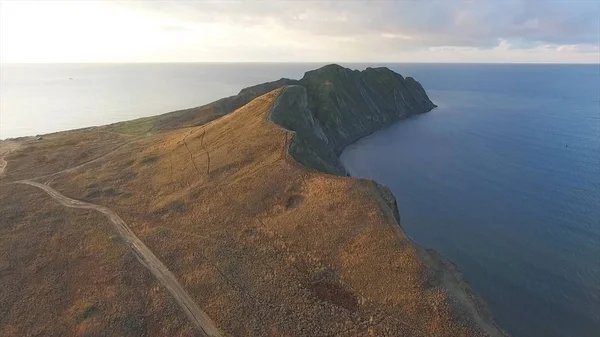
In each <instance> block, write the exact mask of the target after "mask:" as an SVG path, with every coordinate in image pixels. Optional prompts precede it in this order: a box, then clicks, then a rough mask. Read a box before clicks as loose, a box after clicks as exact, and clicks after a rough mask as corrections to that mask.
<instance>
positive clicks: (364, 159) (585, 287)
mask: <svg viewBox="0 0 600 337" xmlns="http://www.w3.org/2000/svg"><path fill="white" fill-rule="evenodd" d="M393 68H394V69H395V70H397V71H399V72H401V73H402V74H405V75H413V76H415V77H416V78H417V79H418V80H420V81H421V83H422V84H423V85H424V87H425V88H426V89H427V91H428V93H429V95H430V97H431V98H432V100H433V101H434V102H435V103H437V104H438V105H439V108H437V109H435V110H433V111H431V112H430V113H427V114H423V115H419V116H415V117H412V118H410V119H408V120H405V121H402V122H400V123H398V124H396V125H393V126H392V127H390V128H388V129H385V130H383V131H381V132H378V133H376V134H374V135H371V136H369V137H367V138H364V139H362V140H360V141H359V142H357V143H355V144H353V145H351V146H349V147H348V148H347V149H346V150H345V151H344V153H343V155H342V161H343V163H344V165H345V166H346V167H347V168H348V170H349V171H350V172H351V174H352V175H354V176H359V177H367V178H371V179H374V180H377V181H379V182H381V183H384V184H386V185H387V186H389V187H390V188H391V189H392V191H393V192H394V194H395V195H396V197H397V199H398V205H399V211H400V215H401V217H402V226H403V227H404V228H405V230H406V231H407V232H408V234H409V235H410V236H411V237H412V238H413V239H414V240H415V241H416V242H418V243H419V244H421V245H423V246H426V247H431V248H434V249H436V250H437V251H439V252H440V253H442V254H443V255H444V256H446V257H448V258H449V259H451V260H452V261H454V262H455V263H456V264H458V266H459V267H460V269H461V270H462V272H463V273H464V275H465V277H466V279H467V280H468V282H469V283H470V284H471V285H472V286H473V287H474V288H475V290H476V291H477V292H478V293H480V294H481V295H482V296H483V297H484V298H485V300H486V301H487V303H488V304H489V305H490V306H491V308H492V310H493V313H494V316H495V317H496V320H497V321H498V323H499V324H500V325H501V326H502V327H503V328H505V329H506V330H508V331H509V332H510V333H511V334H513V335H514V336H534V337H537V336H539V337H546V336H547V337H551V336H578V337H579V336H581V337H585V336H590V337H593V336H595V337H597V336H600V68H599V66H598V65H586V66H564V65H420V66H417V65H413V66H408V65H395V66H394V67H393Z"/></svg>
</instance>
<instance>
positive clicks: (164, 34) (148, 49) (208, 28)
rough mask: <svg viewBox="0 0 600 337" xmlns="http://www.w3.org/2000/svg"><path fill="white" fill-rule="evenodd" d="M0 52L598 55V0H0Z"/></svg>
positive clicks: (290, 58) (550, 59)
mask: <svg viewBox="0 0 600 337" xmlns="http://www.w3.org/2000/svg"><path fill="white" fill-rule="evenodd" d="M0 62H2V63H30V62H34V63H54V62H59V63H70V62H494V63H504V62H510V63H532V62H533V63H600V0H557V1H553V0H469V1H467V0H465V1H458V0H456V1H454V0H406V1H400V0H398V1H366V0H364V1H361V0H354V1H352V0H350V1H299V0H296V1H291V0H288V1H268V0H263V1H259V0H255V1H252V0H251V1H191V0H187V1H158V0H151V1H141V0H137V1H92V0H81V1H75V0H72V1H47V0H46V1H30V0H21V1H10V0H0Z"/></svg>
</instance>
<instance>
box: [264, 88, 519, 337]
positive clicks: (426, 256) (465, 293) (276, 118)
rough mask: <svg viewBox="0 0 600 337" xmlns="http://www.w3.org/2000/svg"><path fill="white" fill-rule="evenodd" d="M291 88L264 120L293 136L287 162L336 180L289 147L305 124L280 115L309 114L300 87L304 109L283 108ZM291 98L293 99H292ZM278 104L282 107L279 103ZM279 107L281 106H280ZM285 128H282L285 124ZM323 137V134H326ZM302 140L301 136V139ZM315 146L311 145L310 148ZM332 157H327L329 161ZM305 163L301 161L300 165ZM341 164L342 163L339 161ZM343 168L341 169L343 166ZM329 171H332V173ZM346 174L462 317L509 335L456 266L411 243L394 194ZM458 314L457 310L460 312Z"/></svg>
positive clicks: (334, 175)
mask: <svg viewBox="0 0 600 337" xmlns="http://www.w3.org/2000/svg"><path fill="white" fill-rule="evenodd" d="M294 87H296V88H297V87H298V86H286V87H283V88H282V89H281V93H280V94H279V96H278V97H277V99H276V101H275V103H274V104H273V107H272V108H271V110H270V111H269V113H268V115H267V116H268V118H267V120H268V121H269V122H271V123H272V124H275V125H277V126H278V127H281V128H284V129H285V130H287V131H288V132H290V133H291V134H292V139H291V140H290V141H289V144H288V155H287V156H286V157H287V158H288V160H293V161H294V162H296V163H297V164H298V165H300V166H302V167H304V168H305V169H308V170H315V171H317V172H320V173H322V174H325V175H327V176H328V177H330V178H331V179H336V178H337V177H339V176H340V175H341V174H339V171H337V172H336V171H335V168H336V166H337V163H335V162H329V163H327V164H328V165H325V166H323V165H317V166H311V164H310V160H307V159H306V158H301V159H300V160H298V159H297V157H296V156H295V155H294V149H293V147H292V144H293V142H294V141H296V140H298V137H299V135H298V132H297V131H296V130H294V129H290V128H289V127H290V125H295V126H297V125H299V124H305V123H306V122H304V123H302V122H300V123H298V122H297V121H290V120H282V118H281V116H282V115H284V116H290V115H292V116H296V117H297V116H303V117H306V116H307V114H308V116H309V115H310V112H309V111H307V110H305V108H306V107H307V104H306V102H305V100H306V91H305V90H304V89H303V88H302V89H301V90H300V91H301V92H300V93H295V92H292V93H291V95H298V94H299V95H301V98H300V102H299V103H300V104H298V105H297V106H296V107H299V108H300V109H301V110H304V111H302V112H298V111H294V112H291V113H290V112H289V109H290V106H289V105H285V103H283V102H282V101H284V100H290V98H289V97H286V92H287V91H288V90H290V89H291V91H298V89H295V88H294ZM293 99H294V98H292V100H293ZM280 103H281V104H280ZM282 105H284V106H283V107H282ZM435 107H437V106H434V107H433V108H432V109H434V108H435ZM429 111H431V110H428V111H426V112H424V113H427V112H429ZM408 117H410V116H405V117H404V118H399V119H398V120H396V121H394V122H393V123H391V124H389V125H383V126H382V128H385V127H389V126H391V125H393V124H395V123H400V122H402V120H403V119H405V118H408ZM308 119H309V120H310V122H311V123H314V120H312V119H311V118H308ZM282 124H284V125H287V127H286V126H284V125H282ZM316 130H317V132H318V133H320V132H322V131H320V129H319V128H317V129H316ZM380 130H381V129H379V130H374V131H372V132H369V133H365V134H363V135H361V136H360V137H359V138H357V139H356V140H355V141H358V140H359V139H362V138H364V137H367V136H369V135H370V134H373V133H375V132H378V131H380ZM323 135H324V134H320V135H318V137H315V139H319V140H321V141H323V143H324V144H323V146H327V145H326V144H327V141H326V139H324V138H322V136H323ZM325 136H326V135H325ZM300 137H301V136H300ZM351 144H352V143H349V144H346V145H345V146H344V147H346V146H349V145H351ZM313 146H314V145H313ZM327 158H328V157H327V156H324V157H322V160H325V161H326V160H327ZM330 158H331V157H329V159H330ZM336 158H337V159H338V160H339V154H336ZM303 161H304V162H303ZM340 164H341V162H340ZM341 165H342V168H344V167H343V164H341ZM323 167H325V168H326V169H325V170H323V169H322V168H323ZM332 168H334V169H333V170H332ZM344 171H345V174H344V176H345V177H346V178H348V179H356V180H364V181H368V182H370V183H371V184H372V186H373V189H374V190H375V191H376V193H377V194H378V196H379V197H380V201H381V203H380V204H382V208H384V209H387V210H385V212H386V213H387V214H388V217H389V218H391V219H394V221H395V225H396V226H395V228H394V233H396V235H397V238H398V240H408V241H409V242H410V243H411V244H412V245H413V246H414V247H415V248H416V249H417V251H418V252H419V255H420V256H421V259H422V260H423V262H424V263H425V264H426V265H427V266H428V267H429V268H431V270H432V271H433V273H434V274H436V276H435V279H436V281H437V282H438V283H437V284H436V285H437V286H441V287H442V288H444V289H445V290H446V291H448V292H449V293H450V294H451V296H452V297H453V299H452V300H453V301H456V302H457V303H460V306H461V307H462V309H466V312H463V313H462V314H464V315H468V316H469V317H471V318H473V319H474V320H475V321H476V323H477V325H478V326H479V327H481V328H482V329H483V330H484V331H485V332H486V333H487V334H488V335H489V336H492V337H494V336H509V334H508V333H507V332H506V331H504V330H502V329H501V328H500V327H499V326H498V325H497V324H496V323H495V321H494V320H493V315H492V313H491V311H490V309H489V307H488V306H487V304H486V303H485V301H484V300H483V298H481V296H480V295H479V294H477V293H476V292H475V291H474V290H473V289H472V288H471V287H470V286H469V284H468V283H467V282H466V281H465V280H464V278H463V275H462V273H461V272H460V270H459V269H458V267H457V266H456V265H455V264H454V263H453V262H452V261H450V260H448V259H447V258H445V257H444V256H442V255H441V254H439V253H437V252H436V251H435V250H433V249H429V248H426V247H422V246H420V245H418V244H417V243H416V242H414V241H413V240H412V239H411V238H410V236H408V235H407V234H406V233H405V230H404V228H403V227H402V224H401V220H400V219H401V215H400V213H399V211H398V206H397V202H396V198H395V196H394V194H393V192H392V191H391V190H390V189H389V188H388V187H387V186H385V185H382V184H380V183H378V182H376V181H374V180H370V179H364V178H355V177H352V176H351V175H350V174H349V173H348V172H347V170H345V168H344ZM459 311H460V310H459Z"/></svg>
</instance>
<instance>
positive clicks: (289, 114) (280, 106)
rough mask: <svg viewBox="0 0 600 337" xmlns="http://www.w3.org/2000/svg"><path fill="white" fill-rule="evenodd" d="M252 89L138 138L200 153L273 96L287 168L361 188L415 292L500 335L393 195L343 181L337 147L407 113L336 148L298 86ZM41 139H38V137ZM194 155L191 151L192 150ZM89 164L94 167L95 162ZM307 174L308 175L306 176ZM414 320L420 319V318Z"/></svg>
mask: <svg viewBox="0 0 600 337" xmlns="http://www.w3.org/2000/svg"><path fill="white" fill-rule="evenodd" d="M277 82H278V81H275V82H271V83H277ZM257 87H259V90H257V91H256V92H251V93H250V95H249V96H247V97H243V99H241V101H240V102H239V103H243V102H244V101H246V100H248V101H253V100H254V98H255V97H259V98H258V99H257V100H254V101H255V102H254V103H251V104H248V105H249V107H244V108H241V109H238V110H235V112H236V113H232V114H230V115H229V117H228V118H224V119H219V118H218V117H221V116H222V115H223V114H221V113H222V111H223V110H221V111H219V112H218V113H216V114H214V115H211V116H209V119H210V121H214V122H215V123H211V122H210V121H208V122H206V120H204V122H203V123H201V124H199V122H198V121H197V120H196V119H195V117H197V116H196V115H197V114H198V111H202V110H201V109H202V107H200V108H192V109H187V110H180V111H175V112H172V113H167V114H166V115H168V116H171V117H173V118H174V119H166V122H164V123H163V122H161V123H153V124H152V127H151V128H150V129H149V130H151V131H148V130H146V131H144V132H142V134H145V135H148V132H150V133H154V132H155V131H157V132H156V137H159V138H160V137H162V136H167V135H168V134H170V133H171V132H175V133H178V134H179V133H182V132H187V131H188V130H189V133H187V135H186V136H185V137H184V138H183V142H184V143H185V142H186V141H185V139H186V138H188V135H190V134H192V133H193V132H196V134H197V135H196V137H190V141H194V139H199V143H200V145H199V147H198V145H197V144H196V147H197V150H200V151H205V149H204V147H203V141H204V133H203V132H202V134H201V135H200V134H199V133H198V132H197V131H202V130H206V128H210V127H215V128H217V127H218V125H215V124H227V123H232V122H233V121H232V120H233V119H235V118H237V119H238V121H237V122H241V123H244V122H243V121H244V120H246V118H248V117H246V116H244V115H243V114H242V112H243V111H244V110H250V111H251V110H252V106H257V105H258V104H262V103H261V102H268V101H269V99H270V98H269V97H276V98H275V100H274V101H272V102H271V104H272V106H271V107H270V108H269V109H268V110H267V112H266V114H264V115H263V119H262V122H263V123H267V124H270V125H271V126H273V127H276V128H277V129H279V130H282V129H283V130H285V131H283V133H285V134H286V136H285V142H284V147H283V149H284V153H285V161H286V162H287V164H289V165H290V166H295V167H297V168H300V169H301V170H300V171H308V172H311V171H313V173H316V176H317V177H318V179H322V180H323V182H324V183H325V184H327V182H328V181H339V182H342V183H343V184H347V185H349V186H354V185H357V186H358V185H362V186H363V187H364V190H365V191H366V195H372V196H373V198H372V199H371V201H372V202H373V203H374V204H375V205H378V207H375V208H376V209H377V208H378V210H379V211H380V212H381V213H382V215H381V218H380V219H384V220H383V221H380V222H377V221H375V222H374V224H373V225H374V228H375V231H378V232H379V233H378V234H376V235H377V236H379V237H381V236H384V234H385V233H392V234H393V236H395V238H393V237H392V239H395V241H397V243H398V244H401V245H405V244H407V243H408V245H407V246H408V248H407V249H408V250H413V251H416V252H417V255H418V259H417V260H418V261H416V262H417V263H418V264H421V263H422V264H423V265H424V266H425V267H426V268H425V271H424V273H425V275H420V276H419V275H413V276H418V277H423V278H424V279H425V280H426V282H427V284H426V285H425V288H424V289H419V291H422V292H423V294H425V293H428V292H429V291H430V290H431V289H434V290H435V289H438V290H440V291H443V292H444V293H446V294H447V295H448V304H449V305H451V307H452V313H453V314H455V315H456V316H454V319H455V321H454V322H453V323H455V324H461V323H465V324H466V325H467V327H469V326H470V324H471V322H475V326H476V327H478V328H477V329H476V330H473V331H480V329H481V330H482V331H485V333H486V334H487V335H490V336H504V335H506V334H505V333H504V332H502V331H501V330H500V329H499V328H498V327H497V326H496V324H495V323H494V322H493V319H492V318H491V315H490V314H489V311H488V310H487V307H486V306H485V303H484V302H483V301H481V299H480V298H479V297H478V295H476V294H475V293H474V292H473V291H472V290H471V289H470V288H469V286H468V285H467V284H466V282H464V280H463V279H462V277H461V275H460V272H458V270H457V269H456V268H455V266H454V265H453V264H452V263H451V262H449V261H447V260H445V259H444V258H443V257H441V256H439V254H437V253H435V252H433V251H430V250H427V249H425V248H423V247H420V246H418V245H417V244H415V243H414V242H413V241H412V240H411V239H410V238H409V237H408V236H407V235H406V234H405V233H404V230H403V229H402V227H401V221H400V215H399V213H398V208H397V205H396V199H395V197H394V196H393V194H392V192H391V191H390V190H389V189H388V188H387V187H385V186H383V185H380V184H378V183H376V182H374V181H371V180H366V179H357V178H352V177H349V176H348V174H347V172H346V170H345V168H344V167H343V164H341V163H340V162H339V153H341V151H342V150H343V148H344V147H345V146H348V145H350V144H351V143H352V142H354V141H356V140H358V139H360V138H362V137H365V136H367V135H369V134H371V133H373V132H377V131H379V130H381V129H382V128H384V127H386V126H390V125H391V124H393V123H396V122H398V121H399V120H401V119H403V118H406V117H408V116H410V114H409V115H398V116H397V117H391V118H387V119H386V118H383V119H381V122H382V123H379V122H378V123H379V124H376V125H372V126H371V127H364V125H363V126H361V127H360V128H358V129H354V131H355V132H357V130H358V133H352V132H350V133H347V134H346V136H347V138H346V142H347V144H345V145H343V146H341V144H343V141H339V140H338V141H335V140H332V138H331V137H332V136H331V134H330V130H332V129H331V128H330V129H326V128H323V127H320V124H319V123H320V122H319V121H318V120H317V119H316V118H314V116H313V114H312V112H311V110H310V109H309V102H308V98H307V95H306V89H305V88H304V87H302V86H298V85H291V86H286V87H284V88H283V89H276V90H279V91H278V92H271V90H267V89H269V87H270V86H267V88H265V87H264V86H263V87H261V86H260V85H259V86H257ZM276 90H273V91H276ZM262 91H266V92H267V93H268V92H270V93H268V94H265V93H264V92H262ZM243 92H244V90H242V92H241V93H243ZM246 92H247V91H246ZM263 94H264V95H263ZM261 95H262V96H261ZM275 95H277V96H275ZM266 97H267V98H266ZM239 98H240V97H239V96H232V97H229V98H225V99H223V100H220V101H217V102H221V106H223V105H224V106H226V108H225V110H226V109H227V108H231V107H235V104H232V103H231V102H235V101H236V99H239ZM223 103H224V104H223ZM213 104H214V103H213ZM244 104H245V103H244ZM207 106H211V104H209V105H207ZM205 107H206V106H205ZM428 111H429V110H428ZM225 114H228V112H225ZM234 115H236V116H235V117H234ZM163 116H164V115H163ZM190 117H191V118H190ZM213 117H214V118H213ZM230 117H231V118H230ZM143 120H147V118H146V119H143ZM173 121H175V122H177V123H183V126H182V125H181V124H176V123H174V122H173ZM182 121H183V122H182ZM248 121H251V120H246V122H248ZM125 123H128V122H125ZM359 124H360V123H359ZM176 126H177V127H176ZM111 127H114V125H108V126H103V127H98V128H85V129H78V130H71V131H66V132H65V133H69V132H73V133H77V132H81V131H84V130H86V131H88V130H97V131H102V132H106V130H109V132H112V131H110V130H112V129H110V128H111ZM347 127H348V125H344V126H343V127H342V128H340V129H342V130H344V129H345V130H346V131H348V130H352V128H350V129H348V128H347ZM177 129H179V130H181V132H179V131H177ZM182 129H186V130H182ZM333 129H336V130H337V128H335V127H334V128H333ZM144 130H145V129H144ZM158 131H165V132H158ZM61 133H62V132H61ZM159 133H160V134H159ZM209 133H210V132H209ZM290 133H291V134H292V135H293V136H292V137H291V138H289V137H288V135H289V134H290ZM52 135H55V136H56V135H57V134H56V133H53V134H52ZM70 136H76V135H70ZM113 136H114V135H113ZM42 138H44V137H42ZM150 138H152V139H154V138H155V137H150ZM130 140H134V139H130ZM348 140H350V142H348ZM121 141H123V139H121ZM188 142H189V141H188ZM196 142H197V141H196ZM268 142H270V143H273V142H274V140H273V139H271V140H269V141H268ZM277 142H278V141H277ZM178 144H179V142H178ZM190 145H191V146H194V145H193V144H190ZM336 146H337V148H338V150H337V151H336ZM185 147H186V148H187V147H188V144H187V143H185ZM189 151H190V150H189V149H188V152H189ZM111 152H112V151H111ZM194 152H196V151H194ZM338 152H339V153H338ZM206 153H207V155H208V151H206ZM189 154H190V156H191V159H192V162H193V163H194V167H195V168H196V164H195V160H194V157H193V156H192V152H189ZM100 157H103V156H100ZM209 158H210V157H209ZM209 160H210V159H209ZM80 166H81V165H80ZM80 166H77V167H80ZM92 166H95V164H94V165H92ZM211 166H212V165H210V161H209V164H208V169H207V175H209V176H210V175H211V174H212V173H211V172H212V171H211V169H210V167H211ZM68 171H69V170H68V169H67V170H66V171H63V172H68ZM196 171H198V169H197V168H196ZM69 172H70V171H69ZM313 173H311V175H312V174H313ZM62 178H63V180H62V181H61V180H60V178H59V181H58V182H57V183H58V184H59V185H60V184H64V183H65V180H64V178H66V177H62ZM67 180H68V179H67ZM71 185H72V186H71V188H73V187H75V186H79V188H77V189H80V188H81V186H83V185H81V184H77V183H76V182H75V181H73V182H71ZM67 191H68V189H67ZM73 191H75V190H71V192H70V193H68V194H70V195H75V196H78V194H77V193H79V192H73ZM79 198H81V197H79ZM113 207H114V206H113ZM286 207H287V206H286ZM340 211H341V212H344V210H343V209H340ZM352 220H353V219H352ZM352 220H351V221H352ZM354 222H357V223H355V224H353V225H354V226H357V225H360V223H358V221H357V220H355V221H354ZM346 224H348V225H350V223H346ZM339 228H343V227H339V226H338V227H336V228H332V229H336V230H338V229H339ZM382 246H384V245H382ZM328 249H332V250H333V251H335V250H336V249H340V247H329V248H328ZM298 253H301V252H298ZM371 253H372V251H371V252H367V253H365V254H367V255H368V254H371ZM390 256H393V254H391V255H390ZM383 267H384V266H383V265H380V266H377V267H375V270H377V269H378V268H383ZM361 268H363V267H361ZM369 268H370V267H366V268H363V269H364V271H368V270H371V269H369ZM364 271H363V272H364ZM337 272H339V273H340V276H339V277H340V278H343V277H345V280H346V281H344V282H342V285H348V284H347V283H346V282H349V283H352V284H354V285H355V286H356V285H359V287H360V288H359V289H363V291H365V292H367V293H369V292H372V291H373V289H371V288H370V287H364V288H362V287H363V286H362V285H363V283H361V282H363V281H362V280H363V279H362V278H363V277H364V275H360V276H356V275H354V276H352V275H351V274H348V272H349V271H348V270H346V269H342V270H337ZM342 275H345V276H343V277H342ZM389 276H390V275H387V277H388V280H389V279H390V278H389ZM319 277H320V276H319ZM384 283H385V282H384ZM348 286H349V287H350V289H353V288H352V287H351V286H350V285H348ZM396 291H397V290H396ZM357 293H358V294H360V292H357ZM371 294H372V295H371V296H374V298H378V297H377V295H374V294H376V293H371ZM365 296H366V297H367V298H368V297H369V296H368V295H365ZM427 296H430V295H427ZM423 299H425V297H423ZM374 301H375V302H377V301H376V300H375V299H374ZM212 316H213V315H212V314H211V317H212ZM417 319H418V318H417ZM420 319H422V317H421V318H420ZM411 329H414V328H411ZM468 335H479V334H475V333H472V334H468Z"/></svg>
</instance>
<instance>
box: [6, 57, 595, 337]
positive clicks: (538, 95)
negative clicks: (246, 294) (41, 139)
mask: <svg viewBox="0 0 600 337" xmlns="http://www.w3.org/2000/svg"><path fill="white" fill-rule="evenodd" d="M321 65H322V64H139V65H114V64H113V65H85V64H79V65H68V64H67V65H2V66H1V69H0V138H7V137H16V136H25V135H34V134H41V133H46V132H51V131H59V130H66V129H72V128H79V127H86V126H92V125H102V124H107V123H111V122H116V121H122V120H127V119H132V118H137V117H142V116H150V115H155V114H160V113H164V112H168V111H172V110H176V109H183V108H188V107H193V106H199V105H202V104H206V103H208V102H211V101H213V100H216V99H218V98H221V97H224V96H228V95H234V94H236V93H237V92H238V91H239V90H240V89H241V88H243V87H246V86H249V85H253V84H256V83H260V82H265V81H270V80H274V79H278V78H280V77H291V78H300V77H301V76H302V75H303V73H304V72H305V71H307V70H310V69H314V68H316V67H318V66H321ZM346 66H350V67H353V68H359V69H363V68H364V67H365V66H366V65H358V64H348V65H346ZM388 66H389V67H390V68H392V69H393V70H395V71H398V72H400V73H402V74H403V75H406V76H414V77H415V78H417V80H419V81H420V82H421V83H422V84H423V85H424V87H425V88H426V90H427V91H428V93H429V94H430V96H431V98H432V100H433V101H434V102H435V103H437V104H438V105H439V106H440V107H439V108H437V109H435V110H433V111H431V112H430V113H427V114H423V115H420V116H416V117H413V118H410V119H408V120H405V121H402V122H400V123H398V124H396V125H394V126H392V127H390V128H388V129H386V130H383V131H381V132H378V133H376V134H374V135H372V136H370V137H367V138H365V139H362V140H361V141H359V142H358V143H356V144H353V145H351V146H350V147H348V148H347V149H346V151H345V152H344V153H343V155H342V160H343V162H344V164H345V165H346V166H347V168H348V169H349V170H350V172H351V173H352V174H353V175H355V176H360V177H368V178H371V179H375V180H377V181H379V182H381V183H384V184H386V185H388V186H389V187H390V188H391V189H392V190H393V192H394V194H395V195H396V197H397V199H398V205H399V210H400V214H401V217H402V226H403V227H404V229H405V230H406V231H407V232H408V234H409V235H410V236H411V237H412V238H413V239H414V240H415V241H416V242H418V243H419V244H421V245H423V246H426V247H430V248H434V249H436V250H438V251H439V252H440V253H442V254H443V255H445V256H446V257H448V258H449V259H451V260H452V261H453V262H455V263H456V264H458V266H459V267H460V269H461V270H462V271H463V273H464V275H465V278H466V279H467V280H468V282H469V283H470V284H471V285H472V286H473V287H474V288H475V290H476V291H478V292H479V293H480V294H481V295H482V296H483V297H484V299H485V300H486V301H487V302H488V303H489V305H490V306H491V308H492V310H493V312H494V315H495V317H496V319H497V321H498V322H499V324H500V325H501V326H502V327H504V328H505V329H506V330H508V331H509V332H510V333H511V334H513V335H514V336H526V337H528V336H532V337H538V336H539V337H542V336H544V337H545V336H548V337H553V336H577V337H587V336H594V337H598V336H600V67H599V66H598V65H586V66H561V65H446V64H428V65H418V64H391V65H388ZM69 78H72V79H69Z"/></svg>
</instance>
